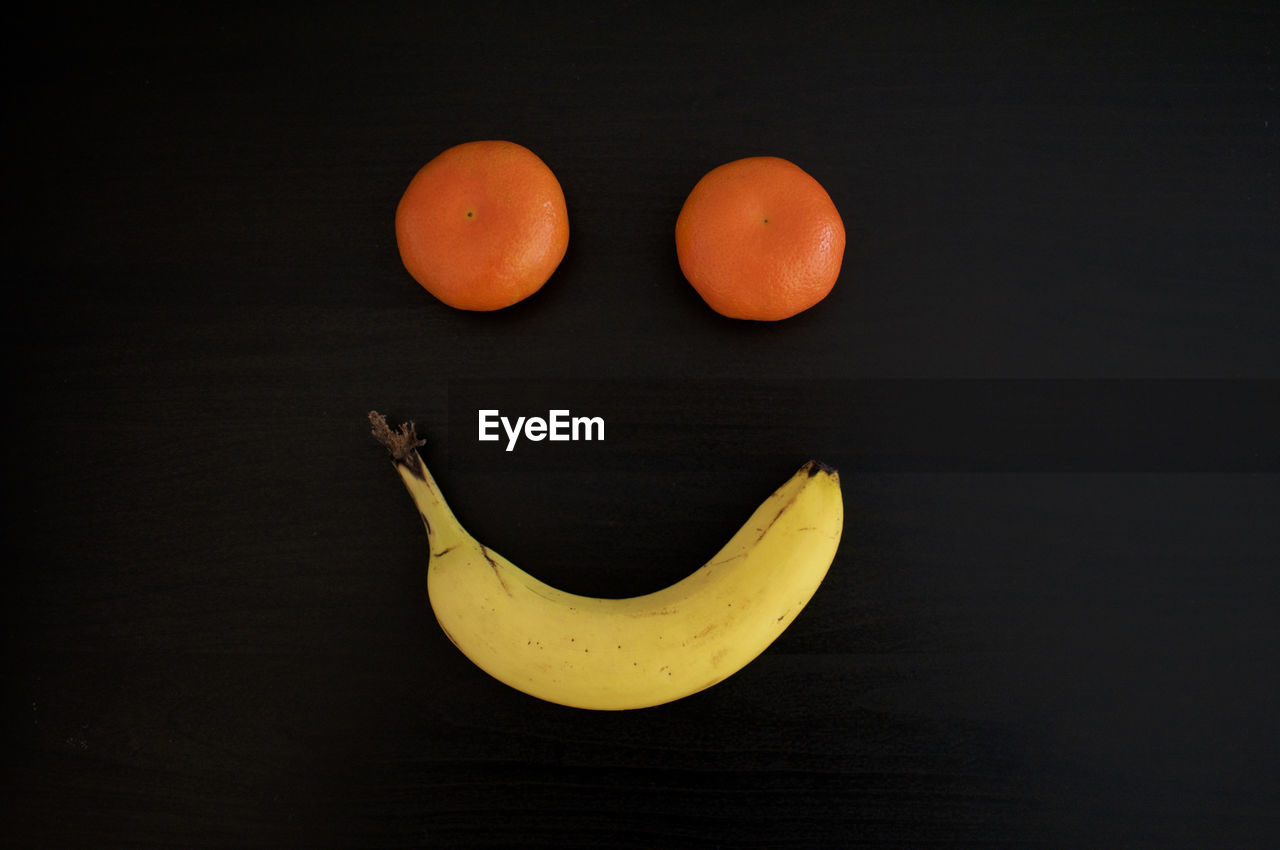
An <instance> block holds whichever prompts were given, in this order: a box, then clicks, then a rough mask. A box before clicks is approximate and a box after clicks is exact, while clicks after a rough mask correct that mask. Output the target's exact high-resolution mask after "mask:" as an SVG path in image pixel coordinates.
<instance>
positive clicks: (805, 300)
mask: <svg viewBox="0 0 1280 850" xmlns="http://www.w3.org/2000/svg"><path fill="white" fill-rule="evenodd" d="M844 245H845V233H844V222H843V221H842V220H841V218H840V213H839V212H838V211H837V210H836V206H835V204H834V203H833V202H832V200H831V196H830V195H828V194H827V191H826V190H825V189H823V188H822V185H821V184H820V183H818V181H817V180H815V179H814V178H813V177H811V176H810V175H809V174H808V173H807V172H805V171H804V170H802V169H801V168H800V167H799V166H798V165H795V164H794V163H792V162H789V161H787V160H785V159H781V158H780V157H775V156H755V157H747V158H746V159H739V160H734V161H733V162H728V163H725V164H724V165H721V166H718V167H717V168H714V169H712V170H711V171H710V172H708V173H707V174H706V175H705V176H704V177H703V178H702V179H701V180H699V181H698V182H697V184H696V185H695V186H694V187H693V191H692V192H690V193H689V197H688V198H687V199H686V200H685V202H684V206H683V207H682V208H681V210H680V215H679V216H678V217H677V218H676V255H677V258H678V260H679V262H680V270H681V271H682V272H684V276H685V277H686V278H688V280H689V283H690V284H692V285H693V288H694V289H695V290H697V292H698V294H699V295H701V296H702V299H703V300H704V301H706V302H707V304H708V305H709V306H710V307H711V309H713V310H715V311H716V312H717V313H720V314H722V315H725V316H728V317H730V318H734V319H753V320H757V321H777V320H780V319H786V318H789V317H791V316H794V315H796V314H797V313H800V312H802V311H804V310H807V309H809V308H810V307H812V306H813V305H815V304H817V303H818V302H819V301H821V300H822V299H823V298H826V297H827V295H828V293H830V292H831V289H832V287H834V286H835V283H836V278H837V277H839V275H840V264H841V262H842V261H843V259H844Z"/></svg>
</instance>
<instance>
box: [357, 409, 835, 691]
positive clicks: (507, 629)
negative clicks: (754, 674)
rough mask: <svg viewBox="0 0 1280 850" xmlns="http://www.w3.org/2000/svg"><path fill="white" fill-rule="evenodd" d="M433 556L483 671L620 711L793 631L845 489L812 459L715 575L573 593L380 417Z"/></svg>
mask: <svg viewBox="0 0 1280 850" xmlns="http://www.w3.org/2000/svg"><path fill="white" fill-rule="evenodd" d="M369 421H370V423H371V424H372V425H373V434H374V436H375V437H376V438H378V440H379V441H380V442H381V443H382V444H383V445H384V446H385V447H386V448H387V450H388V451H389V452H390V453H391V456H392V459H393V461H394V465H395V469H396V471H397V472H399V474H400V477H401V479H402V480H403V481H404V484H405V486H406V487H407V488H408V490H409V494H410V495H411V496H412V497H413V501H414V502H415V504H416V505H417V508H418V512H419V514H421V516H422V522H423V524H424V525H425V526H426V529H427V536H428V539H429V545H430V553H431V555H430V563H429V566H428V571H427V593H428V596H429V598H430V601H431V607H432V609H433V610H434V611H435V615H436V619H437V620H438V621H439V623H440V627H441V629H443V630H444V633H445V635H446V636H447V637H448V638H449V640H450V641H452V642H453V644H454V645H455V646H456V647H458V649H459V650H461V651H462V653H463V654H464V655H466V656H467V657H468V658H470V659H471V661H473V662H474V663H475V664H476V665H477V666H478V667H480V668H481V669H482V670H484V671H485V672H487V673H489V674H490V675H491V676H493V677H494V678H496V679H498V680H499V681H502V682H505V683H506V684H507V685H510V686H511V687H513V688H516V689H518V690H521V691H524V692H525V693H527V694H530V695H532V696H535V697H538V698H540V699H543V700H547V701H549V702H554V703H559V704H561V705H567V706H574V707H578V708H586V709H601V710H618V709H633V708H643V707H647V706H653V705H659V704H662V703H667V702H671V701H673V700H677V699H680V698H682V697H686V696H688V695H690V694H693V693H697V692H698V691H701V690H703V689H705V688H709V687H711V686H712V685H714V684H716V683H717V682H720V681H722V680H723V679H725V678H727V677H728V676H730V675H732V674H733V673H735V672H737V671H738V670H740V669H742V668H743V667H744V666H746V664H747V663H748V662H750V661H752V660H753V659H754V658H755V657H756V656H758V655H759V654H760V653H761V652H763V651H764V650H765V648H766V647H768V646H769V644H771V643H773V641H774V640H775V639H776V638H777V637H778V636H779V635H780V634H782V632H783V630H784V629H786V628H787V626H788V625H790V624H791V622H792V621H794V620H795V618H796V615H797V614H799V613H800V610H801V609H802V608H803V607H804V606H805V604H806V603H807V602H808V601H809V599H810V598H811V597H812V596H813V594H814V592H815V591H816V590H817V589H818V585H819V584H821V582H822V580H823V578H824V577H825V576H826V574H827V569H828V568H829V567H830V565H831V562H832V560H833V559H834V558H835V554H836V548H837V547H838V546H839V543H840V535H841V531H842V529H843V526H844V503H843V500H842V499H841V495H840V478H839V475H838V474H837V473H836V471H835V470H833V469H831V468H830V467H828V466H825V465H823V464H820V463H817V462H815V461H810V462H808V463H806V464H805V465H804V466H802V467H801V468H800V470H799V471H798V472H796V473H795V475H793V476H792V477H791V478H790V479H789V480H788V481H787V482H786V483H784V484H783V485H782V486H781V487H780V488H778V490H777V491H776V492H775V493H774V494H773V495H772V496H770V497H769V498H768V499H766V500H765V501H764V503H763V504H761V505H760V507H759V508H757V509H756V510H755V512H754V513H753V514H752V515H751V518H750V519H748V520H747V522H746V524H745V525H743V526H742V528H741V529H740V530H739V531H738V532H737V533H736V534H735V535H734V536H733V537H732V538H731V539H730V540H729V542H728V543H726V544H725V546H724V547H723V548H722V549H721V550H720V551H719V552H718V553H717V554H716V555H715V557H713V558H712V559H711V560H710V561H708V562H707V563H706V564H705V565H704V566H702V567H701V568H700V569H698V570H697V571H696V572H694V573H692V574H691V575H689V576H687V577H685V578H683V579H681V580H680V581H678V582H676V583H675V584H673V585H671V586H670V587H667V588H665V589H663V590H659V591H656V592H654V593H649V594H646V595H644V596H636V597H632V598H628V599H599V598H593V597H586V596H578V595H575V594H572V593H566V592H564V591H562V590H558V589H556V588H554V587H550V586H549V585H547V584H544V583H543V582H541V581H539V580H538V579H536V578H534V577H533V576H531V575H530V574H528V573H527V572H525V571H523V570H521V569H520V568H518V567H516V566H515V565H514V564H512V563H511V562H510V561H508V560H507V559H506V558H504V557H502V556H501V555H499V554H498V553H497V552H494V551H493V550H492V549H489V548H488V547H487V546H485V545H484V544H483V543H480V542H479V541H477V540H475V539H474V538H473V537H472V536H471V535H470V534H468V533H467V532H466V530H465V529H463V527H462V525H461V524H460V523H459V522H458V520H457V519H456V518H455V517H454V515H453V512H452V511H451V510H450V509H449V506H448V504H446V502H445V500H444V497H443V496H442V495H441V493H440V489H439V487H437V486H436V482H435V480H434V479H433V478H432V477H431V473H430V472H428V471H427V468H426V466H425V465H424V464H423V462H422V458H421V457H420V456H419V454H418V450H417V449H418V446H420V445H422V444H423V441H421V440H419V439H418V438H417V435H416V434H415V433H414V429H413V423H412V422H410V423H407V424H404V425H401V426H400V430H399V431H393V430H392V429H391V428H390V427H388V425H387V422H386V420H385V418H383V417H382V416H380V415H379V414H378V413H376V412H372V413H370V414H369Z"/></svg>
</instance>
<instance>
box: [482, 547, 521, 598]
mask: <svg viewBox="0 0 1280 850" xmlns="http://www.w3.org/2000/svg"><path fill="white" fill-rule="evenodd" d="M480 554H481V555H484V559H485V560H486V561H488V562H489V566H491V567H493V574H494V575H495V576H497V577H498V584H500V585H502V589H503V590H504V591H506V594H507V596H515V594H514V593H512V592H511V588H509V587H507V580H506V579H504V578H503V577H502V570H500V569H498V562H497V561H495V560H494V559H493V556H492V555H490V554H489V547H487V546H485V545H484V544H483V543H482V544H480Z"/></svg>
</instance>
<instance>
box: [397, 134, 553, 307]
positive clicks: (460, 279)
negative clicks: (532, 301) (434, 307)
mask: <svg viewBox="0 0 1280 850" xmlns="http://www.w3.org/2000/svg"><path fill="white" fill-rule="evenodd" d="M395 224H396V244H397V246H398V247H399V250H400V258H401V260H402V261H403V262H404V266H405V269H407V270H408V272H409V273H410V274H411V275H412V276H413V278H414V279H415V280H417V281H418V283H419V284H421V285H422V287H423V288H424V289H426V290H427V291H428V292H430V293H431V294H432V295H434V296H435V297H437V298H439V299H440V300H441V301H443V302H444V303H446V304H448V305H449V306H451V307H456V308H458V309H460V310H499V309H502V308H503V307H509V306H511V305H512V304H515V303H516V302H518V301H521V300H523V299H525V298H527V297H529V296H530V295H532V294H533V293H535V292H537V291H538V290H539V289H541V288H542V286H543V284H545V283H546V282H547V280H548V278H550V277H551V274H552V272H554V271H555V270H556V267H557V266H559V264H560V261H561V260H562V259H563V258H564V255H565V251H566V250H567V248H568V245H569V216H568V212H567V209H566V206H565V200H564V192H563V191H562V190H561V188H560V183H559V181H557V180H556V177H555V175H554V174H553V173H552V172H551V169H550V168H548V167H547V165H546V163H544V162H543V161H542V160H541V159H539V158H538V156H537V155H536V154H534V153H533V152H532V151H530V150H529V149H528V148H525V147H522V146H521V145H518V144H515V143H514V142H505V141H479V142H467V143H465V144H461V145H457V146H455V147H452V148H449V149H448V150H446V151H444V152H443V153H441V154H440V155H439V156H437V157H435V158H434V159H432V160H431V161H430V162H428V163H427V164H426V165H424V166H423V167H422V169H421V170H419V171H418V173H417V174H416V175H414V177H413V179H412V180H411V181H410V182H409V186H408V188H406V189H405V192H404V195H403V197H401V199H400V203H399V205H398V206H397V207H396V217H395Z"/></svg>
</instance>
